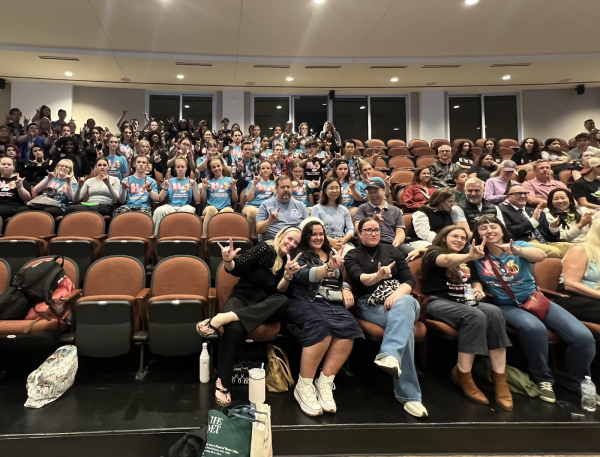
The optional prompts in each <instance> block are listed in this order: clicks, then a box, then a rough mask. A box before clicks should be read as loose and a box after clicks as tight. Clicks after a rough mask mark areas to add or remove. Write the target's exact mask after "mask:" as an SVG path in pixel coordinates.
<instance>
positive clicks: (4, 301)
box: [0, 287, 31, 321]
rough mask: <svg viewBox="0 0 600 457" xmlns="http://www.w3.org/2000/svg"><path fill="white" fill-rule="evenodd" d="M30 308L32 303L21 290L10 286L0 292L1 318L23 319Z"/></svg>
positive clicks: (4, 319) (5, 319)
mask: <svg viewBox="0 0 600 457" xmlns="http://www.w3.org/2000/svg"><path fill="white" fill-rule="evenodd" d="M30 309H31V303H29V300H28V299H27V297H26V296H25V295H24V294H23V293H22V292H21V291H20V290H17V289H16V288H14V287H9V288H7V289H6V290H5V291H4V292H2V294H0V320H3V321H7V320H11V321H13V320H14V321H20V320H23V319H25V316H27V313H28V312H29V310H30Z"/></svg>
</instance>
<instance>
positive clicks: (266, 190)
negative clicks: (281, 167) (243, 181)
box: [246, 181, 275, 208]
mask: <svg viewBox="0 0 600 457" xmlns="http://www.w3.org/2000/svg"><path fill="white" fill-rule="evenodd" d="M251 187H252V184H249V185H248V187H246V195H248V193H249V192H250V188H251ZM274 195H275V181H266V182H265V181H259V182H258V184H256V189H254V200H252V201H251V202H249V201H246V205H250V206H255V207H257V208H258V207H259V206H260V205H261V203H262V202H264V201H265V200H268V199H269V198H271V197H273V196H274Z"/></svg>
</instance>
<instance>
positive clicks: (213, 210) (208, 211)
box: [202, 205, 219, 217]
mask: <svg viewBox="0 0 600 457" xmlns="http://www.w3.org/2000/svg"><path fill="white" fill-rule="evenodd" d="M218 212H219V211H218V210H217V208H215V207H214V206H212V205H210V206H207V207H206V208H204V211H203V212H202V214H204V216H206V217H213V216H214V215H215V214H217V213H218Z"/></svg>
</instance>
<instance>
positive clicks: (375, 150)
mask: <svg viewBox="0 0 600 457" xmlns="http://www.w3.org/2000/svg"><path fill="white" fill-rule="evenodd" d="M362 155H363V157H371V156H374V155H378V156H385V151H384V150H383V149H380V148H366V149H365V150H364V151H363V153H362Z"/></svg>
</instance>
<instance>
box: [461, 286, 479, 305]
mask: <svg viewBox="0 0 600 457" xmlns="http://www.w3.org/2000/svg"><path fill="white" fill-rule="evenodd" d="M463 292H464V294H465V303H466V304H467V305H469V306H476V305H477V300H476V299H475V291H474V290H473V287H471V284H469V283H467V284H465V288H464V289H463Z"/></svg>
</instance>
